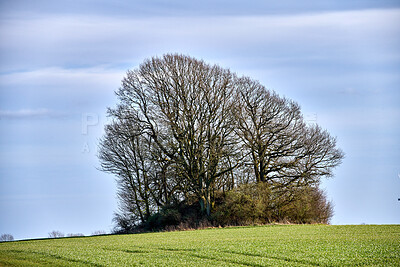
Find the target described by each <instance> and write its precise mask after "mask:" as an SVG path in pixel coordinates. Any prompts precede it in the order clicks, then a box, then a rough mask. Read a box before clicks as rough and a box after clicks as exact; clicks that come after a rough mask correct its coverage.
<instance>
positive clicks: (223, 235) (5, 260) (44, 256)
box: [0, 225, 400, 266]
mask: <svg viewBox="0 0 400 267" xmlns="http://www.w3.org/2000/svg"><path fill="white" fill-rule="evenodd" d="M9 265H10V266H45V265H47V266H141V265H145V266H215V265H219V266H310V265H311V266H365V265H367V266H368V265H369V266H400V225H378V226H374V225H359V226H326V225H273V226H259V227H237V228H223V229H206V230H196V231H184V232H164V233H149V234H136V235H120V236H97V237H79V238H63V239H48V240H32V241H18V242H5V243H0V266H9Z"/></svg>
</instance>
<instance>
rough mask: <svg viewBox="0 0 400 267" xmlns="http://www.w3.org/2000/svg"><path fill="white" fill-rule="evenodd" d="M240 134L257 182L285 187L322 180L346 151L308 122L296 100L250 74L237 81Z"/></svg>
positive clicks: (238, 126)
mask: <svg viewBox="0 0 400 267" xmlns="http://www.w3.org/2000/svg"><path fill="white" fill-rule="evenodd" d="M237 84H238V85H239V86H238V90H237V92H236V98H237V101H238V105H237V106H236V110H235V112H234V115H235V117H236V128H235V129H236V133H237V134H238V136H240V138H241V140H242V141H243V148H244V149H246V150H247V151H248V155H249V159H250V162H251V163H250V164H251V165H252V166H253V169H254V177H255V179H256V182H267V183H270V184H271V185H273V186H274V187H277V186H279V187H283V188H287V187H288V186H291V185H295V186H296V187H301V186H309V185H313V184H318V183H319V181H320V179H321V178H322V177H324V176H331V175H332V169H333V168H334V167H336V166H337V165H339V164H340V162H341V159H342V158H343V152H342V151H341V150H340V149H338V148H336V140H335V139H334V138H332V137H331V136H330V135H329V133H328V132H326V131H323V130H322V129H321V128H320V127H319V126H307V125H306V124H305V122H304V120H303V117H302V115H301V112H300V107H299V105H298V104H297V103H295V102H293V101H290V100H287V99H285V98H281V97H279V96H278V95H277V94H276V93H274V92H271V91H268V90H266V89H265V87H264V86H262V85H261V84H259V83H258V82H257V81H253V80H251V79H249V78H241V79H239V80H238V82H237Z"/></svg>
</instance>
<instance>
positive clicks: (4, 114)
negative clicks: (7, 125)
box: [0, 108, 54, 119]
mask: <svg viewBox="0 0 400 267" xmlns="http://www.w3.org/2000/svg"><path fill="white" fill-rule="evenodd" d="M51 115H54V114H53V113H52V112H51V111H50V110H48V109H45V108H40V109H20V110H0V118H9V119H14V118H16V119H22V118H41V117H48V116H51Z"/></svg>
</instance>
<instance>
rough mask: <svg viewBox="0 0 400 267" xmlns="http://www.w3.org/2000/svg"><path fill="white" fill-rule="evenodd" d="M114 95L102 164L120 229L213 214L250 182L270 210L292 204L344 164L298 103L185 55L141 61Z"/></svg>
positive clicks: (332, 143)
mask: <svg viewBox="0 0 400 267" xmlns="http://www.w3.org/2000/svg"><path fill="white" fill-rule="evenodd" d="M116 95H117V97H118V99H119V102H118V104H117V106H116V107H115V108H109V109H108V114H109V116H110V117H111V118H112V122H111V123H110V124H108V125H106V127H105V135H104V137H103V138H102V140H101V142H100V145H99V159H100V162H101V169H102V170H104V171H106V172H109V173H112V174H114V175H115V176H116V179H117V182H118V196H119V199H120V211H119V212H117V215H116V221H117V223H120V224H121V223H122V224H123V225H125V226H127V225H138V224H145V223H146V222H148V221H149V219H151V216H154V214H157V213H160V210H162V209H165V207H168V206H170V205H177V204H179V203H189V202H190V203H198V205H199V212H200V214H201V215H204V216H205V217H207V218H211V217H212V215H213V212H214V211H217V210H218V207H217V206H216V202H218V201H217V200H218V199H219V200H221V197H220V196H221V194H222V195H223V196H226V193H228V192H233V191H235V190H236V191H237V189H238V188H241V187H242V186H243V185H249V184H262V185H263V188H264V189H266V190H264V191H263V192H264V193H263V194H266V195H268V199H269V203H270V204H268V205H269V209H273V207H274V206H275V208H276V207H277V206H279V205H277V203H278V202H277V201H278V199H279V203H280V206H285V205H289V204H290V203H294V202H295V201H298V199H299V194H298V192H299V191H302V192H305V191H304V190H306V189H307V190H309V189H310V188H317V187H318V185H319V182H320V181H321V179H322V178H323V177H329V176H332V175H333V172H332V171H333V168H334V167H336V166H338V165H339V164H340V162H341V160H342V158H343V152H342V151H341V150H340V149H338V148H337V147H336V140H335V138H333V137H331V136H330V134H329V133H328V132H327V131H325V130H323V129H321V127H319V126H317V125H307V124H306V123H305V121H304V118H303V116H302V114H301V110H300V107H299V105H298V104H297V103H296V102H294V101H292V100H289V99H286V98H283V97H280V96H279V95H278V94H277V93H275V92H273V91H270V90H267V89H266V88H265V87H264V86H263V85H261V84H260V83H259V82H258V81H255V80H252V79H250V78H249V77H239V76H237V75H236V74H235V73H232V72H231V71H230V70H228V69H224V68H221V67H219V66H217V65H209V64H206V63H205V62H204V61H202V60H197V59H195V58H192V57H189V56H184V55H178V54H167V55H164V56H163V57H153V58H151V59H148V60H145V61H144V62H143V63H142V64H141V65H140V66H139V67H138V68H137V69H135V70H130V71H128V72H127V74H126V76H125V77H124V79H123V80H122V86H121V88H119V90H117V91H116ZM308 192H309V191H308ZM282 199H284V201H282ZM323 201H325V199H324V200H323ZM325 204H326V203H325ZM265 205H267V204H265ZM268 205H267V206H268ZM266 208H267V207H266Z"/></svg>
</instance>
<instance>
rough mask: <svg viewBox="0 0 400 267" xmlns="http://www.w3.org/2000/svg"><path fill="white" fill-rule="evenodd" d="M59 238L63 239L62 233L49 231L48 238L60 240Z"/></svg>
mask: <svg viewBox="0 0 400 267" xmlns="http://www.w3.org/2000/svg"><path fill="white" fill-rule="evenodd" d="M60 237H64V233H62V232H60V231H51V232H50V233H49V238H60Z"/></svg>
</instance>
